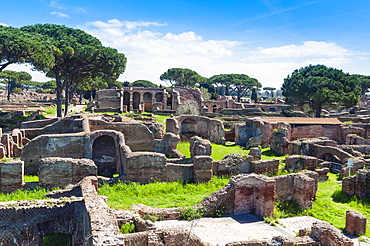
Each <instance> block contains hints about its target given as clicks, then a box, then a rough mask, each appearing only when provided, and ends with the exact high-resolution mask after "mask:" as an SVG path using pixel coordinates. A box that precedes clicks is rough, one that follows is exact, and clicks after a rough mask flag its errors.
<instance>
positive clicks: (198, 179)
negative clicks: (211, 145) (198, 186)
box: [193, 155, 213, 183]
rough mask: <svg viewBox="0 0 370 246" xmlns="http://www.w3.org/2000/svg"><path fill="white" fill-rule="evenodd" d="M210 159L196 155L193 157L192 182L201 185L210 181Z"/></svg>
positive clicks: (211, 167) (211, 165)
mask: <svg viewBox="0 0 370 246" xmlns="http://www.w3.org/2000/svg"><path fill="white" fill-rule="evenodd" d="M212 169H213V163H212V157H210V156H205V155H198V156H194V157H193V173H194V182H195V183H203V182H208V181H211V180H212Z"/></svg>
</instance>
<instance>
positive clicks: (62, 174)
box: [39, 157, 97, 188]
mask: <svg viewBox="0 0 370 246" xmlns="http://www.w3.org/2000/svg"><path fill="white" fill-rule="evenodd" d="M39 164H40V166H39V185H40V186H42V187H48V188H51V187H64V186H66V185H68V184H77V183H78V182H80V181H81V180H82V179H83V178H84V177H87V176H96V175H97V167H96V165H95V164H94V162H93V161H92V160H90V159H73V158H59V157H49V158H42V159H40V161H39Z"/></svg>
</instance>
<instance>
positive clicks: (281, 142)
mask: <svg viewBox="0 0 370 246" xmlns="http://www.w3.org/2000/svg"><path fill="white" fill-rule="evenodd" d="M289 143H290V142H289V140H288V138H287V134H286V131H285V130H284V129H282V128H279V129H277V131H274V132H273V133H272V135H271V137H270V148H271V150H273V151H274V152H275V153H276V154H278V155H287V154H289V153H290V149H289Z"/></svg>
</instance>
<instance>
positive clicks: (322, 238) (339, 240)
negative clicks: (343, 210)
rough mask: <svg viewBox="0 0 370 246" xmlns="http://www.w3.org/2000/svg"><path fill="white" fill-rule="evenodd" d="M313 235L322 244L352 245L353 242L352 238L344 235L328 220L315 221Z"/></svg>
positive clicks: (327, 245)
mask: <svg viewBox="0 0 370 246" xmlns="http://www.w3.org/2000/svg"><path fill="white" fill-rule="evenodd" d="M311 233H312V234H311V235H312V236H313V237H314V238H315V239H316V240H317V241H319V242H320V245H322V246H331V245H341V246H352V245H353V242H352V241H351V239H350V238H348V237H346V236H344V235H343V233H342V232H341V231H340V230H338V229H337V228H335V227H334V226H332V225H330V224H329V223H328V222H325V221H320V222H314V223H313V226H312V229H311Z"/></svg>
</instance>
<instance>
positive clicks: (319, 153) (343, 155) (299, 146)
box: [290, 138, 354, 163]
mask: <svg viewBox="0 0 370 246" xmlns="http://www.w3.org/2000/svg"><path fill="white" fill-rule="evenodd" d="M290 150H291V153H290V154H291V155H307V156H313V157H316V158H319V159H325V158H326V157H327V156H332V157H334V156H335V157H338V158H339V160H340V161H341V162H342V163H343V162H345V161H346V160H347V159H348V158H354V157H353V155H351V154H349V153H348V152H346V151H344V150H342V149H340V148H338V147H337V145H336V142H334V141H333V140H328V139H321V138H320V139H301V140H296V141H292V142H290Z"/></svg>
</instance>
